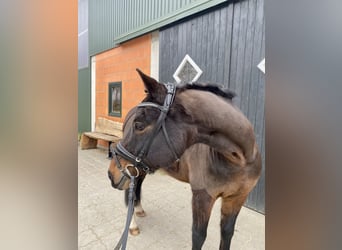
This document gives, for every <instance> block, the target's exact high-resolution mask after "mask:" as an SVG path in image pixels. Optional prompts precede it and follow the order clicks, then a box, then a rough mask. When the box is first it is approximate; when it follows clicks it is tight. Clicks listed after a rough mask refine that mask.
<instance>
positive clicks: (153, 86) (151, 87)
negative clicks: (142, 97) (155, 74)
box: [136, 69, 164, 96]
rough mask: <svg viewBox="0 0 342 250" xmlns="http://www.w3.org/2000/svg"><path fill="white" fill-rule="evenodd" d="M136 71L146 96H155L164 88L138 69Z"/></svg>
mask: <svg viewBox="0 0 342 250" xmlns="http://www.w3.org/2000/svg"><path fill="white" fill-rule="evenodd" d="M136 70H137V71H138V73H139V75H140V78H141V79H142V80H143V82H144V85H145V88H146V91H147V92H148V94H150V95H151V96H157V95H159V94H160V93H161V92H162V91H163V89H164V86H163V85H162V84H160V83H159V82H157V81H156V80H155V79H154V78H152V77H150V76H148V75H145V74H144V73H143V72H142V71H141V70H140V69H136Z"/></svg>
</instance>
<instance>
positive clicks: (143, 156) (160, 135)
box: [108, 70, 188, 189]
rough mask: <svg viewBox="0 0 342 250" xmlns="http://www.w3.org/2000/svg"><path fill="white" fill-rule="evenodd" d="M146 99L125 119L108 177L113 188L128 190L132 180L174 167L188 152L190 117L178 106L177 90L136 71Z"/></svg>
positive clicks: (171, 85)
mask: <svg viewBox="0 0 342 250" xmlns="http://www.w3.org/2000/svg"><path fill="white" fill-rule="evenodd" d="M137 71H138V73H139V75H140V77H141V79H142V80H143V82H144V85H145V89H146V90H145V92H146V93H147V95H146V98H145V99H144V100H143V102H142V103H141V104H139V105H138V106H137V107H134V108H133V109H132V110H130V111H129V113H128V114H127V116H126V119H125V121H124V126H123V138H122V140H121V141H120V143H119V144H118V145H117V146H116V148H115V150H114V151H115V152H114V159H113V160H112V161H111V164H110V167H109V170H108V175H109V178H110V179H111V182H112V186H113V187H115V188H119V189H127V188H128V184H129V181H130V178H129V176H130V175H134V176H139V175H140V174H146V173H150V172H154V171H155V170H156V169H158V168H160V167H168V166H171V164H172V163H174V162H175V161H176V160H178V158H179V157H180V156H181V154H182V153H183V152H184V151H185V148H186V143H187V140H188V136H187V131H188V130H187V129H184V127H183V123H182V122H181V121H184V120H186V118H185V117H184V116H187V115H186V114H185V113H184V112H182V108H181V106H180V105H177V103H176V102H175V100H174V99H175V98H176V97H175V95H176V87H175V86H174V85H173V84H169V85H165V84H162V83H159V82H157V81H156V80H155V79H153V78H151V77H149V76H147V75H145V74H144V73H142V72H141V71H139V70H137Z"/></svg>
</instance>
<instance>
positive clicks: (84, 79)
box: [78, 67, 91, 133]
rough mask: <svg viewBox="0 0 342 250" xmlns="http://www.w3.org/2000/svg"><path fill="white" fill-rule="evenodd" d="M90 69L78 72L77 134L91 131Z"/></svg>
mask: <svg viewBox="0 0 342 250" xmlns="http://www.w3.org/2000/svg"><path fill="white" fill-rule="evenodd" d="M90 92H91V86H90V68H89V67H88V68H84V69H80V70H78V132H79V133H82V132H86V131H90V130H91V124H90V123H91V122H90V119H91V108H90V107H91V98H90V95H91V93H90Z"/></svg>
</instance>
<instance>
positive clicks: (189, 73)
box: [173, 55, 202, 83]
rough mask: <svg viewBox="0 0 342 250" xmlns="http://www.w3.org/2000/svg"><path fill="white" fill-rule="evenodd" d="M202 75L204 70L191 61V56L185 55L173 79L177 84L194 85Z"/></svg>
mask: <svg viewBox="0 0 342 250" xmlns="http://www.w3.org/2000/svg"><path fill="white" fill-rule="evenodd" d="M201 75H202V70H201V69H200V67H198V65H197V64H196V63H195V62H194V60H192V59H191V57H190V56H189V55H185V57H184V59H183V61H182V62H181V63H180V64H179V66H178V68H177V69H176V72H175V73H174V74H173V78H174V79H175V80H176V82H177V83H181V82H183V83H192V82H195V81H197V80H198V78H199V77H200V76H201Z"/></svg>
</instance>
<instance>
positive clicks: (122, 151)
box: [112, 83, 179, 178]
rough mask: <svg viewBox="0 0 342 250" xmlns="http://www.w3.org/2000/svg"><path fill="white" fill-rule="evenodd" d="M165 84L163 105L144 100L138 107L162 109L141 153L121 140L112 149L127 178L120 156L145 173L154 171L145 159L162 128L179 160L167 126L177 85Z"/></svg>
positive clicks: (119, 166) (120, 168)
mask: <svg viewBox="0 0 342 250" xmlns="http://www.w3.org/2000/svg"><path fill="white" fill-rule="evenodd" d="M164 85H165V87H166V89H167V93H166V96H165V99H164V104H163V106H161V105H158V104H156V103H153V102H142V103H140V104H139V105H138V106H137V107H138V108H140V107H153V108H157V109H159V110H160V114H159V117H158V120H157V122H156V125H155V126H154V128H153V130H152V132H151V134H150V136H149V138H148V139H147V140H146V141H145V142H144V144H143V146H142V148H141V149H140V150H139V153H138V154H137V155H133V154H132V153H130V152H129V151H128V150H127V149H126V148H125V147H124V146H123V145H122V144H121V142H119V143H118V144H117V145H116V147H115V148H113V149H112V151H114V152H113V155H114V158H115V161H116V166H117V167H118V169H119V170H120V171H121V173H122V174H123V176H126V177H127V178H130V175H127V173H126V172H125V171H124V168H123V167H122V166H121V164H120V160H119V157H122V158H124V159H125V160H127V161H130V162H131V163H132V164H133V165H134V167H135V168H136V169H139V170H142V171H144V172H145V173H152V172H153V170H152V169H151V167H150V166H149V165H148V164H147V163H146V162H145V161H144V159H145V157H146V155H147V154H148V152H149V150H150V147H151V145H152V142H153V140H154V138H155V137H156V135H157V134H158V132H159V131H160V130H161V129H162V132H163V134H164V137H165V140H166V143H167V145H168V147H169V148H170V150H171V152H172V154H173V156H174V157H175V160H176V161H178V160H179V157H178V155H177V153H176V151H175V148H174V146H173V144H172V143H171V140H170V138H169V135H168V133H167V130H166V127H165V119H166V116H167V113H168V112H169V109H170V107H171V105H172V103H173V100H174V98H175V94H176V86H175V84H173V83H167V84H164ZM138 172H139V171H138ZM122 178H124V177H122Z"/></svg>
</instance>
